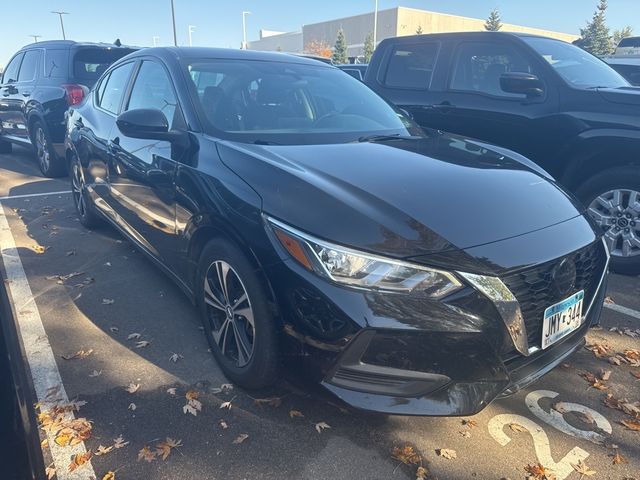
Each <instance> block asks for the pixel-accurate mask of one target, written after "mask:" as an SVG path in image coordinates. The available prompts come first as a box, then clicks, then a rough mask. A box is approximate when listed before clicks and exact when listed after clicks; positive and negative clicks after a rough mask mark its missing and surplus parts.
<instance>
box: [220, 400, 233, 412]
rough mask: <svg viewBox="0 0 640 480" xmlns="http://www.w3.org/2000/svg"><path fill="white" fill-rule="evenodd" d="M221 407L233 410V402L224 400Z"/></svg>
mask: <svg viewBox="0 0 640 480" xmlns="http://www.w3.org/2000/svg"><path fill="white" fill-rule="evenodd" d="M220 408H226V409H228V410H231V402H222V403H221V404H220Z"/></svg>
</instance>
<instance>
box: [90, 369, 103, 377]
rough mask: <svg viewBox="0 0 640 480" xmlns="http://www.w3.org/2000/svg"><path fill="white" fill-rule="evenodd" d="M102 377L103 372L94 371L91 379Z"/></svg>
mask: <svg viewBox="0 0 640 480" xmlns="http://www.w3.org/2000/svg"><path fill="white" fill-rule="evenodd" d="M100 375H102V370H94V371H93V372H91V373H90V374H89V377H91V378H95V377H99V376H100Z"/></svg>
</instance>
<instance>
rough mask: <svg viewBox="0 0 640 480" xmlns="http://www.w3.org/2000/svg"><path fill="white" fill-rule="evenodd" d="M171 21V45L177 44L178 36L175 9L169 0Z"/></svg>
mask: <svg viewBox="0 0 640 480" xmlns="http://www.w3.org/2000/svg"><path fill="white" fill-rule="evenodd" d="M171 21H172V22H173V45H174V46H176V47H177V46H178V37H177V36H176V9H175V6H174V5H173V0H171Z"/></svg>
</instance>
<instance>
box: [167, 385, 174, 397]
mask: <svg viewBox="0 0 640 480" xmlns="http://www.w3.org/2000/svg"><path fill="white" fill-rule="evenodd" d="M167 393H168V394H169V395H175V394H176V389H175V387H172V388H167Z"/></svg>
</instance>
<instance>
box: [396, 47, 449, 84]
mask: <svg viewBox="0 0 640 480" xmlns="http://www.w3.org/2000/svg"><path fill="white" fill-rule="evenodd" d="M438 46H439V45H438V43H436V42H428V43H419V44H418V43H417V44H414V45H397V46H396V47H394V49H393V52H392V53H391V57H390V58H389V63H388V65H387V73H386V75H385V79H384V84H385V85H387V86H388V87H393V88H413V89H421V90H426V89H428V88H429V86H430V84H431V77H432V76H433V68H434V66H435V63H436V57H437V55H438Z"/></svg>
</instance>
